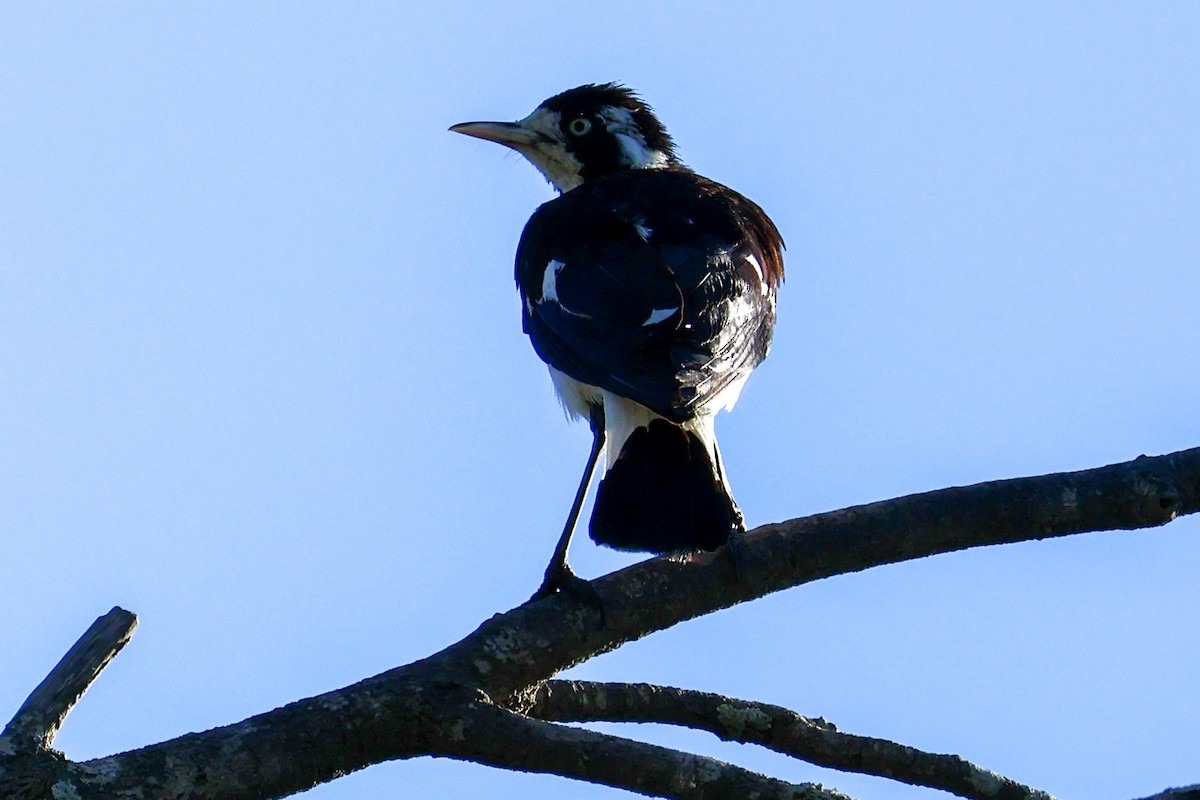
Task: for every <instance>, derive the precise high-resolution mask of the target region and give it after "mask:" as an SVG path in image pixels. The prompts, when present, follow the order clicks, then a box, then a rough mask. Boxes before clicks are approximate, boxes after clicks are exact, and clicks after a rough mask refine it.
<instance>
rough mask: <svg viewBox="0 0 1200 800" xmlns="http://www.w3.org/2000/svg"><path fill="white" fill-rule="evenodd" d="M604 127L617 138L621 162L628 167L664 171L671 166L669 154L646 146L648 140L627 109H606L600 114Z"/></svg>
mask: <svg viewBox="0 0 1200 800" xmlns="http://www.w3.org/2000/svg"><path fill="white" fill-rule="evenodd" d="M600 118H601V119H602V120H604V127H605V128H606V129H607V130H608V132H609V133H611V134H612V135H613V136H615V137H617V144H618V146H619V147H620V148H621V160H622V161H623V162H624V163H625V165H626V166H630V167H633V168H634V169H662V168H663V167H667V166H669V165H670V163H671V161H670V159H669V158H667V154H666V153H664V152H663V151H661V150H651V149H650V148H649V147H647V146H646V140H645V139H643V138H642V135H641V133H640V132H638V127H637V123H635V122H634V119H633V114H632V113H630V111H629V109H626V108H606V109H604V110H603V111H601V112H600Z"/></svg>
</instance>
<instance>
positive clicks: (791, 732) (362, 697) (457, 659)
mask: <svg viewBox="0 0 1200 800" xmlns="http://www.w3.org/2000/svg"><path fill="white" fill-rule="evenodd" d="M1197 511H1200V448H1194V449H1191V450H1184V451H1180V452H1178V453H1172V454H1170V455H1166V456H1159V457H1156V458H1147V457H1141V458H1138V459H1135V460H1134V461H1130V462H1126V463H1123V464H1114V465H1111V466H1107V467H1101V468H1098V469H1092V470H1085V471H1081V472H1070V473H1059V474H1056V475H1045V476H1040V477H1033V478H1020V479H1014V480H1005V481H994V482H989V483H981V484H977V485H975V486H969V487H956V488H951V489H943V490H940V491H936V492H928V493H925V494H918V495H911V496H909V497H901V498H897V499H895V500H889V501H884V502H879V503H872V504H869V505H864V506H857V507H854V508H848V509H844V510H842V511H834V512H830V513H826V514H818V515H815V516H812V517H807V518H804V519H796V520H790V521H788V522H782V523H779V524H775V525H767V526H763V527H761V528H758V529H757V530H755V531H752V532H750V533H749V534H747V535H746V536H745V538H744V541H743V542H742V543H741V545H740V551H739V561H738V567H739V575H738V579H737V580H734V575H733V568H732V564H731V563H730V560H729V559H728V558H724V557H722V554H720V553H718V554H717V557H715V558H710V559H707V560H699V559H696V560H692V561H689V562H687V563H681V562H679V561H675V560H670V559H664V558H654V559H650V560H648V561H645V562H642V563H640V564H637V565H635V566H633V567H630V568H628V569H624V570H621V571H620V572H616V573H613V574H612V575H608V576H605V577H603V578H600V579H598V580H596V581H594V582H593V585H594V586H595V588H596V590H597V591H598V592H599V593H600V595H601V597H602V600H603V602H604V608H605V611H606V622H605V626H604V627H603V628H598V627H597V626H596V624H595V616H594V614H593V613H591V608H590V607H587V606H586V605H583V604H581V603H580V602H579V601H578V600H577V599H575V598H572V597H569V596H563V595H561V594H560V595H556V596H553V597H549V598H547V599H545V600H541V601H538V602H533V603H527V604H525V605H522V606H520V607H518V608H515V609H513V610H512V611H509V612H507V613H503V614H497V615H496V616H494V617H492V618H491V619H489V620H487V621H486V622H484V623H483V624H482V625H481V626H480V627H479V628H478V629H477V630H475V631H474V632H472V633H471V634H469V635H468V636H467V637H465V638H464V639H462V640H461V641H459V642H458V643H457V644H454V645H452V646H450V647H448V648H446V649H445V650H443V651H441V652H439V653H436V654H434V655H432V656H430V657H428V658H426V659H423V660H421V661H417V662H414V663H412V664H408V665H406V666H402V667H397V668H395V669H393V670H389V671H388V672H385V673H382V674H380V675H377V676H375V677H374V678H370V679H368V680H365V681H362V682H360V683H357V684H355V685H353V686H348V687H346V688H344V689H339V690H336V691H332V692H329V693H327V694H324V695H320V696H318V697H314V698H309V699H306V700H300V701H297V702H295V703H291V704H289V705H288V706H285V707H283V708H280V709H276V710H274V711H271V712H267V713H264V714H259V715H257V716H255V717H251V718H250V719H247V720H244V721H242V722H239V723H236V724H233V725H228V726H225V727H223V728H218V729H215V730H211V731H207V732H205V733H200V734H189V735H187V736H183V737H180V738H178V739H174V740H172V741H169V742H162V743H159V744H154V745H150V746H148V747H144V748H142V749H140V750H135V751H131V752H127V753H121V754H118V755H114V756H109V757H107V758H103V759H97V760H95V761H90V762H82V763H75V762H70V761H66V760H65V759H63V758H62V757H61V756H57V755H55V754H53V753H52V752H50V751H49V749H48V748H49V747H50V745H51V744H52V742H53V740H54V736H55V735H56V733H57V732H58V729H59V727H60V726H61V725H62V722H63V719H64V718H65V717H66V714H67V713H68V712H69V711H70V709H71V708H72V707H73V705H74V704H75V702H76V701H77V700H78V699H79V697H80V696H81V695H82V694H83V692H84V691H85V690H86V689H87V687H88V686H89V685H90V684H91V682H92V681H93V680H95V677H96V675H98V674H99V672H100V670H101V669H103V667H104V665H105V664H107V663H108V661H109V660H111V659H112V657H113V656H114V655H115V654H116V653H117V652H118V651H119V650H120V648H121V646H122V645H123V644H124V643H125V641H127V640H128V638H129V634H130V633H131V632H132V630H133V626H134V624H135V620H134V618H133V615H131V614H128V612H124V611H121V610H120V609H114V611H113V612H110V614H109V615H106V616H105V617H103V618H101V620H98V621H97V623H96V624H95V625H93V627H92V629H89V632H88V633H87V634H85V636H84V637H83V638H82V639H81V640H80V642H79V643H78V644H77V645H76V646H75V647H73V648H72V649H71V652H69V653H68V654H67V656H66V657H64V659H63V661H62V662H61V663H60V664H59V666H58V667H56V668H55V669H54V671H53V672H52V673H51V674H50V676H49V677H47V679H46V680H45V681H43V683H42V685H41V686H39V687H38V689H37V690H36V691H35V692H34V693H33V695H31V696H30V699H29V700H28V701H26V703H25V705H23V706H22V708H21V710H20V711H19V712H18V713H17V715H16V716H15V717H14V718H13V721H12V722H10V723H9V725H8V726H7V728H6V729H5V731H4V734H3V736H0V798H4V799H5V800H9V798H19V800H50V798H60V797H70V798H78V800H174V799H175V798H179V797H187V798H189V800H251V799H252V798H253V800H265V799H267V798H280V797H286V796H288V795H290V794H295V793H296V792H299V791H302V790H304V789H307V788H310V787H312V786H314V785H316V784H318V783H323V782H325V781H329V780H333V779H334V778H336V777H338V776H340V775H343V774H346V773H347V772H351V771H354V770H357V769H361V768H363V767H365V766H368V765H370V764H376V763H380V762H382V761H388V760H395V759H403V758H411V757H414V756H428V755H438V756H444V757H450V758H461V759H468V760H473V761H477V762H479V763H483V764H491V765H493V766H498V767H505V768H509V769H520V770H530V771H539V772H549V773H553V774H558V775H564V776H568V777H573V778H577V779H580V780H587V781H593V782H597V783H602V784H605V785H610V786H620V787H622V788H626V789H629V790H631V791H637V792H644V793H653V794H659V795H661V796H666V797H678V798H717V797H729V796H749V795H750V793H751V792H752V791H753V792H759V793H760V795H759V796H761V797H788V798H822V800H831V798H833V797H836V796H837V795H835V794H833V793H829V792H826V791H825V790H819V789H818V788H817V787H814V786H810V785H793V784H786V783H783V782H781V781H777V780H775V779H772V778H767V777H764V776H759V775H756V774H755V773H752V772H749V771H747V770H744V769H741V768H738V767H734V766H732V765H728V764H723V763H722V762H719V761H716V760H713V759H705V758H702V757H699V756H694V755H690V754H687V753H680V752H677V751H672V750H669V749H667V748H659V747H655V746H652V745H645V744H641V743H638V742H633V741H630V740H627V739H624V738H622V737H615V736H608V735H605V734H599V733H595V732H592V731H585V730H580V729H576V728H571V727H568V726H563V725H557V724H553V723H551V722H548V721H545V720H543V719H534V718H532V717H530V716H527V715H525V714H524V713H517V712H523V711H527V710H530V709H532V710H533V713H535V714H539V715H543V716H546V717H550V718H555V719H580V720H581V719H593V718H597V717H595V716H587V714H594V712H593V711H588V710H586V709H582V710H581V709H580V708H575V709H574V710H572V709H571V707H570V705H571V702H576V701H579V700H580V699H581V698H584V697H586V695H587V693H588V692H589V691H591V692H592V693H593V695H594V692H595V691H597V689H596V687H595V686H594V685H593V686H592V687H590V688H589V687H587V686H586V685H584V687H583V689H582V691H581V692H580V693H579V695H578V697H576V698H575V701H572V699H571V697H570V696H569V694H568V693H567V692H565V691H564V692H561V693H560V692H558V691H557V690H558V689H565V686H566V685H565V684H558V683H552V684H550V688H549V690H545V689H542V688H541V687H543V684H544V683H545V682H546V681H548V680H549V679H551V678H552V677H553V676H555V675H556V674H558V673H559V672H561V671H562V670H564V669H566V668H567V667H569V666H572V665H574V664H578V663H580V662H583V661H586V660H588V659H590V658H592V657H593V656H595V655H597V654H599V653H603V652H606V651H608V650H612V649H615V648H617V647H620V646H621V645H622V644H624V643H626V642H629V641H632V640H635V639H639V638H641V637H644V636H647V635H649V634H650V633H653V632H654V631H658V630H662V629H664V628H668V627H671V626H672V625H676V624H679V623H680V622H683V621H685V620H688V619H692V618H694V617H697V616H701V615H703V614H709V613H712V612H713V611H717V610H719V609H722V608H726V607H728V606H731V605H734V604H735V603H739V602H744V601H747V600H752V599H755V598H757V597H762V596H764V595H767V594H770V593H772V592H776V591H779V590H781V589H786V588H790V587H793V586H799V585H801V584H804V583H807V582H809V581H813V580H817V579H820V578H827V577H831V576H833V575H839V574H844V573H847V572H854V571H858V570H862V569H867V568H870V567H875V566H880V565H883V564H890V563H895V562H898V561H905V560H909V559H914V558H921V557H924V556H928V555H933V554H936V553H945V552H950V551H954V550H962V549H965V548H969V547H978V546H982V545H990V544H1000V543H1008V542H1019V541H1028V540H1032V539H1044V538H1047V537H1051V536H1067V535H1070V534H1074V533H1083V532H1087V531H1101V530H1113V529H1119V528H1123V529H1132V528H1148V527H1153V526H1157V525H1162V524H1165V523H1167V522H1170V521H1171V520H1173V519H1175V518H1176V517H1178V516H1181V515H1184V514H1192V513H1195V512H1197ZM623 691H624V690H623ZM630 691H631V692H632V693H631V694H630V693H628V692H627V695H628V696H626V697H625V702H626V706H627V707H626V713H625V715H624V716H623V717H622V718H623V719H624V720H626V721H637V720H639V719H647V718H649V717H655V716H657V717H659V718H660V719H659V720H658V721H670V720H671V719H676V720H678V721H679V722H677V724H679V723H680V722H681V723H682V724H688V725H691V726H693V727H700V728H705V729H712V728H711V727H706V726H712V725H713V724H714V723H713V722H712V720H714V719H715V720H716V723H715V727H717V728H719V730H714V732H716V733H718V735H724V736H726V737H727V738H737V737H735V736H733V729H732V728H731V727H730V726H731V725H732V726H734V727H736V726H737V724H738V721H739V720H740V721H741V724H742V725H743V727H742V730H741V733H740V736H741V737H743V738H742V739H740V740H744V741H752V740H755V739H754V738H753V737H755V736H760V738H762V740H763V741H762V743H763V744H768V746H774V747H777V748H778V749H781V750H783V751H784V752H789V753H792V754H794V755H800V756H801V757H803V758H807V759H810V760H813V761H815V762H816V763H825V764H828V765H830V766H835V767H838V768H841V769H852V768H858V769H862V770H863V771H867V772H874V773H875V774H880V775H890V776H894V777H897V778H901V779H914V782H917V783H923V784H924V785H929V786H934V785H936V786H939V787H940V788H947V789H951V790H953V791H959V793H960V794H963V796H966V797H970V798H980V800H1007V798H1044V797H1046V796H1045V795H1041V794H1040V793H1037V792H1035V791H1034V790H1031V789H1028V787H1022V786H1020V785H1019V784H1015V783H1012V782H1006V781H1005V780H1004V779H1002V778H999V777H997V776H993V775H991V773H988V772H986V771H985V770H982V769H980V768H978V767H974V766H973V765H970V764H967V763H966V762H965V761H962V760H961V759H958V758H957V757H955V756H935V755H931V754H928V753H921V752H920V751H916V750H912V749H911V748H906V747H903V746H901V745H897V744H894V743H891V742H881V741H880V740H875V739H865V738H863V737H851V736H847V735H845V734H840V733H838V732H836V731H834V730H831V729H830V728H829V727H828V726H823V725H821V724H820V723H818V722H813V721H811V720H805V719H804V718H803V717H800V716H798V715H795V714H793V713H792V712H790V711H788V710H786V709H779V708H777V707H772V706H766V705H762V704H757V703H748V702H746V701H727V698H717V697H715V696H712V695H704V694H702V693H698V692H683V691H682V690H673V691H677V692H680V694H679V695H677V696H676V697H675V698H673V699H671V700H670V702H666V701H662V700H655V701H653V702H648V701H645V700H639V698H638V697H637V696H635V695H636V694H637V692H636V691H633V690H630ZM556 694H558V695H559V696H558V697H557V699H556V698H555V695H556ZM693 703H694V704H695V708H693V707H692V704H693ZM714 703H715V705H714ZM556 704H557V705H556ZM576 705H578V702H576ZM723 707H724V708H723ZM760 714H761V715H766V716H767V717H768V718H769V719H770V720H771V729H772V730H773V731H774V733H770V732H769V731H768V732H766V733H764V732H761V731H759V732H756V730H755V720H759V721H761V719H762V718H761V717H760V716H759V715H760ZM555 715H558V716H555ZM606 718H613V717H606ZM768 740H769V741H768ZM789 748H790V749H789ZM793 751H794V752H793ZM802 753H803V755H802ZM585 756H586V757H585ZM822 759H824V760H822ZM938 759H944V760H942V761H939V760H938ZM856 760H857V762H859V763H858V765H857V767H856V766H852V765H851V763H850V762H853V761H856ZM631 765H636V769H637V772H638V774H633V768H632V767H631ZM904 776H907V778H905V777H904ZM952 787H957V788H952ZM1198 791H1200V790H1198V789H1197V787H1188V788H1183V789H1174V790H1169V791H1167V792H1163V793H1161V794H1159V795H1156V796H1155V798H1154V800H1200V798H1198V797H1197V794H1198Z"/></svg>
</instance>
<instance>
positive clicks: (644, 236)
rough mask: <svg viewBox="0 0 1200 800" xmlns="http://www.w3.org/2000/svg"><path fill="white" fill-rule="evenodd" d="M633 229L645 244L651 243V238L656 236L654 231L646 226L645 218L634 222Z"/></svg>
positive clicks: (639, 218)
mask: <svg viewBox="0 0 1200 800" xmlns="http://www.w3.org/2000/svg"><path fill="white" fill-rule="evenodd" d="M633 229H634V230H635V231H637V235H638V238H640V239H641V240H642V241H643V242H648V241H650V237H651V236H653V235H654V231H653V230H652V229H651V228H650V226H648V225H647V224H646V218H645V217H638V218H637V219H635V220H634V221H633Z"/></svg>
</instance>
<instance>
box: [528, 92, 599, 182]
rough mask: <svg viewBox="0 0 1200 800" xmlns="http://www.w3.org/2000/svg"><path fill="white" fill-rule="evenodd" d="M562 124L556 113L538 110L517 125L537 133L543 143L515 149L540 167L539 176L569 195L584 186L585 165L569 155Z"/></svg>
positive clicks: (538, 168) (542, 109)
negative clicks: (560, 124)
mask: <svg viewBox="0 0 1200 800" xmlns="http://www.w3.org/2000/svg"><path fill="white" fill-rule="evenodd" d="M560 121H561V119H560V116H559V113H558V112H557V111H547V110H546V109H544V108H539V109H537V110H536V111H534V112H533V113H532V114H530V115H529V116H528V117H526V118H525V119H523V120H520V121H519V122H518V123H517V124H518V125H521V126H522V127H524V128H526V129H527V130H530V131H533V132H534V133H537V134H538V135H539V136H540V137H541V141H539V142H536V143H534V144H529V145H521V146H519V147H514V149H515V150H517V151H518V152H519V153H520V154H521V155H523V156H525V158H527V159H528V160H529V163H530V164H533V165H534V166H535V167H537V170H538V172H540V173H542V175H543V176H544V177H545V178H546V180H548V181H549V182H550V183H551V185H553V186H554V188H555V189H558V191H560V192H569V191H571V190H572V189H574V188H575V187H576V186H578V185H580V184H581V183H583V176H582V173H583V164H580V163H579V160H578V159H576V158H575V156H573V155H571V154H570V153H568V152H567V148H566V142H565V141H563V138H562V133H561V132H560V131H559V128H558V125H559V122H560Z"/></svg>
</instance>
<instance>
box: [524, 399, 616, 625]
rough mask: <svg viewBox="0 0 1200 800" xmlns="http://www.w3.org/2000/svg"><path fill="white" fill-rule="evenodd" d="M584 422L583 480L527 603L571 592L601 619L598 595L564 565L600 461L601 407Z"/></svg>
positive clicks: (597, 406)
mask: <svg viewBox="0 0 1200 800" xmlns="http://www.w3.org/2000/svg"><path fill="white" fill-rule="evenodd" d="M588 421H589V423H590V424H591V427H592V452H591V453H590V454H589V455H588V462H587V466H586V467H585V468H584V470H583V478H582V479H581V480H580V481H579V488H578V489H577V490H576V491H575V502H573V503H572V504H571V513H570V514H568V515H567V524H566V525H565V526H564V527H563V532H562V536H560V537H559V539H558V545H557V546H555V548H554V556H553V557H552V558H551V559H550V565H549V566H548V567H546V577H545V578H544V579H543V580H542V585H541V587H540V588H539V589H538V590H537V591H536V592H534V594H533V597H531V598H529V599H530V600H531V601H532V600H540V599H542V598H543V597H549V596H550V595H552V594H554V593H555V592H556V591H558V590H559V589H563V590H566V591H568V592H573V593H574V594H576V595H578V596H579V597H582V598H583V599H584V600H586V601H588V602H589V603H592V604H593V605H595V606H596V608H597V609H599V611H600V616H601V618H602V619H603V617H604V607H603V605H601V603H600V595H598V594H596V590H595V589H594V588H592V585H591V584H590V583H588V582H587V581H585V580H584V579H583V578H580V577H579V576H578V575H576V574H575V573H574V572H572V571H571V567H570V566H568V565H567V548H569V547H570V546H571V536H572V535H573V534H574V533H575V525H576V524H577V523H578V522H579V512H580V511H581V510H582V509H583V501H584V499H585V498H586V497H587V490H588V486H589V485H590V484H591V482H592V476H593V475H594V474H595V472H596V464H598V463H599V461H600V454H601V453H603V452H604V407H603V406H601V405H599V404H597V405H594V406H592V408H591V414H590V416H589V418H588Z"/></svg>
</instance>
